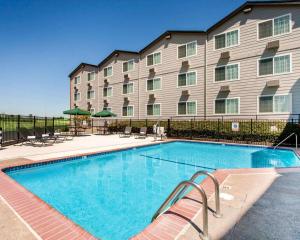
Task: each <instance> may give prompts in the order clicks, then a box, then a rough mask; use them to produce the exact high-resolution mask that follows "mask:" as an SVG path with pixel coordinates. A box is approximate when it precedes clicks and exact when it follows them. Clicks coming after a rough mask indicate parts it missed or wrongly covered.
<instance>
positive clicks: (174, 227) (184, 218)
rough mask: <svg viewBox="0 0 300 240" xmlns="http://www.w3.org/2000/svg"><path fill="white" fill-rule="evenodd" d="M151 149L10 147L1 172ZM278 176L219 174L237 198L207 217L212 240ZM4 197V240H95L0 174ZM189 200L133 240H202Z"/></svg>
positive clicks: (74, 144) (92, 141) (101, 139)
mask: <svg viewBox="0 0 300 240" xmlns="http://www.w3.org/2000/svg"><path fill="white" fill-rule="evenodd" d="M148 144H153V139H152V138H147V139H145V140H144V139H134V138H133V137H131V138H122V139H120V138H119V137H118V136H97V135H95V136H87V137H78V138H74V140H73V141H70V142H65V143H58V144H55V145H53V146H46V147H32V146H25V145H24V146H10V147H6V148H5V149H3V150H0V159H1V160H0V168H5V167H7V166H12V165H22V164H28V163H36V162H39V161H44V160H47V159H55V158H64V157H68V156H74V155H83V154H87V153H95V152H102V151H110V150H116V149H123V148H128V147H135V146H142V145H148ZM4 152H5V153H6V154H4ZM287 170H288V171H299V169H294V170H293V169H286V170H285V171H287ZM280 171H281V170H274V169H238V170H219V171H217V172H215V175H216V177H217V178H218V180H219V181H220V182H221V183H222V184H221V192H223V193H227V194H230V195H233V196H234V200H233V201H232V202H230V201H225V200H221V207H222V211H223V218H221V219H217V220H216V219H214V218H213V217H212V215H211V214H210V215H209V233H210V235H211V239H219V238H220V237H221V236H224V237H226V234H228V233H232V232H231V231H232V228H233V227H234V226H238V224H237V223H238V222H239V220H240V219H241V218H242V216H243V215H244V214H246V213H247V211H248V210H249V209H251V208H252V206H253V204H254V203H255V202H256V201H259V199H260V197H261V196H262V195H263V193H265V192H266V191H268V189H269V188H270V187H271V186H272V184H273V182H275V181H276V179H277V178H278V177H280V176H281V175H280V174H281V173H280ZM202 185H203V187H204V188H205V189H206V191H207V193H208V196H209V206H212V207H213V206H214V205H213V204H214V200H213V194H214V191H213V186H212V184H211V183H210V182H209V181H205V182H204V183H203V184H202ZM0 195H1V196H0V214H1V216H2V218H0V232H1V237H3V238H1V239H7V240H15V239H25V240H27V239H28V240H29V239H94V238H93V237H92V236H91V235H89V234H88V233H86V232H85V231H84V230H83V229H81V228H80V227H79V226H77V225H75V224H74V223H72V222H71V221H70V220H68V219H67V218H65V217H64V216H63V215H61V214H60V213H58V212H57V211H56V210H55V209H53V208H51V207H49V206H48V205H46V204H45V203H44V202H43V201H41V200H40V199H38V198H37V197H35V196H34V195H32V194H31V193H29V192H28V191H27V190H26V189H24V188H22V187H21V186H20V185H18V184H17V183H15V182H14V181H13V180H11V179H10V178H9V177H7V176H6V175H5V174H4V173H2V172H0ZM245 196H246V197H245ZM188 197H190V198H191V199H183V200H181V201H179V202H178V204H176V205H175V206H173V207H172V208H171V209H170V210H169V211H168V212H167V213H166V214H163V215H162V216H160V217H159V219H157V220H156V221H155V222H154V224H151V225H149V226H148V227H147V228H146V229H145V230H144V231H142V232H141V233H140V234H138V235H137V236H135V237H134V238H133V239H135V240H141V239H145V240H149V239H155V240H158V239H161V240H168V239H170V240H171V239H177V240H184V239H189V240H192V239H199V229H202V223H201V205H200V204H199V200H200V199H197V198H199V196H198V194H193V192H192V193H191V194H190V195H188ZM20 204H21V205H20ZM45 212H46V213H45ZM24 214H25V215H24ZM49 214H50V216H51V218H50V220H49V219H48V220H47V221H48V223H49V224H50V223H51V222H53V224H52V225H50V226H48V227H46V226H47V223H46V221H45V220H43V222H42V223H40V219H41V216H44V218H46V219H47V218H48V217H49ZM212 226H213V227H212ZM72 233H73V234H72ZM64 234H68V235H64ZM227 239H230V238H227Z"/></svg>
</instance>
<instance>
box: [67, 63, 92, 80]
mask: <svg viewBox="0 0 300 240" xmlns="http://www.w3.org/2000/svg"><path fill="white" fill-rule="evenodd" d="M84 66H91V67H97V65H93V64H89V63H84V62H82V63H80V64H79V65H78V66H77V67H76V68H75V69H74V70H73V71H72V72H71V73H70V74H69V77H71V76H72V75H73V74H74V73H75V72H77V71H78V70H79V69H80V68H82V67H84Z"/></svg>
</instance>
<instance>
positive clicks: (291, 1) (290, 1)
mask: <svg viewBox="0 0 300 240" xmlns="http://www.w3.org/2000/svg"><path fill="white" fill-rule="evenodd" d="M269 5H273V6H282V5H300V1H299V0H285V1H283V0H278V1H247V2H245V3H244V4H242V5H241V6H240V7H238V8H237V9H235V10H234V11H233V12H231V13H230V14H228V15H227V16H226V17H224V18H222V19H221V20H220V21H218V22H217V23H215V24H214V25H213V26H211V27H210V28H208V29H207V32H208V33H209V32H211V31H213V30H214V29H216V28H217V27H219V26H220V25H222V24H223V23H225V22H227V21H228V20H229V19H230V18H232V17H234V16H235V15H237V14H238V13H239V12H240V11H242V10H244V9H245V8H248V7H253V6H269Z"/></svg>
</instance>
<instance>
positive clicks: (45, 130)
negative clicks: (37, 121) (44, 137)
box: [44, 117, 47, 134]
mask: <svg viewBox="0 0 300 240" xmlns="http://www.w3.org/2000/svg"><path fill="white" fill-rule="evenodd" d="M44 133H45V134H46V133H47V117H45V129H44Z"/></svg>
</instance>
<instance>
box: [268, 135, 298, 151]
mask: <svg viewBox="0 0 300 240" xmlns="http://www.w3.org/2000/svg"><path fill="white" fill-rule="evenodd" d="M293 135H295V137H296V151H297V149H298V135H297V134H296V133H294V132H293V133H292V134H290V135H289V136H287V137H286V138H285V139H283V140H282V141H281V142H280V143H278V144H277V145H276V146H275V147H274V148H273V149H276V148H278V147H279V145H281V144H282V143H284V142H285V141H286V140H288V139H289V138H291V137H292V136H293Z"/></svg>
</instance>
